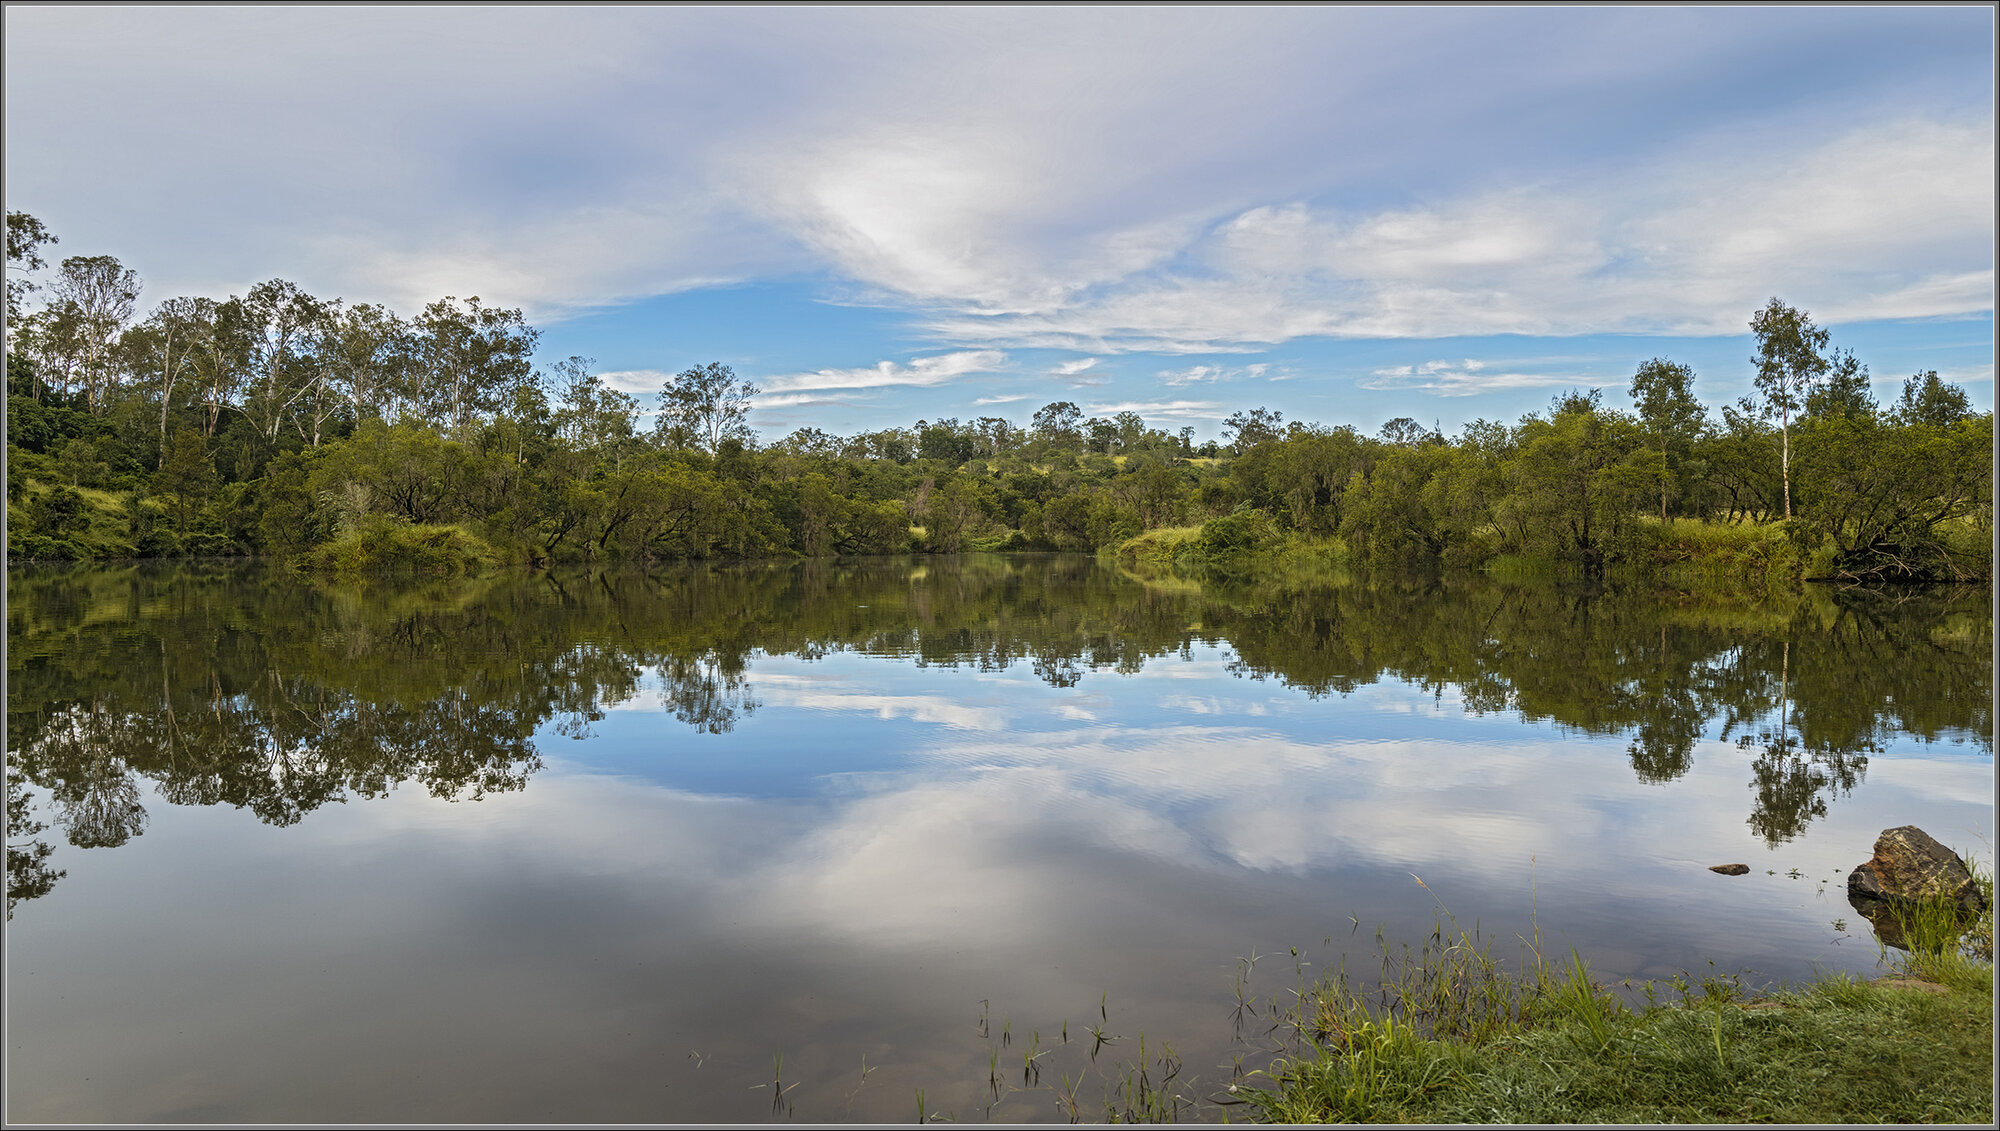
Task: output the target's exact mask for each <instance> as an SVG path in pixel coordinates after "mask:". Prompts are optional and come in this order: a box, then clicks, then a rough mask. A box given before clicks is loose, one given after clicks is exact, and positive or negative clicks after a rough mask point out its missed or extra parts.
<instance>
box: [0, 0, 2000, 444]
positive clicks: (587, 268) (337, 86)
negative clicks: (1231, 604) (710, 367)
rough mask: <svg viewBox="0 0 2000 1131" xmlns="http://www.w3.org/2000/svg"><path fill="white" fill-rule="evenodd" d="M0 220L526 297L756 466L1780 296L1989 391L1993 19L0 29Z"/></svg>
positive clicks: (179, 10) (1609, 385) (1179, 400)
mask: <svg viewBox="0 0 2000 1131" xmlns="http://www.w3.org/2000/svg"><path fill="white" fill-rule="evenodd" d="M5 30H6V44H5V52H6V54H5V61H6V75H5V83H6V142H5V148H6V183H5V190H6V206H7V208H8V209H9V210H19V211H26V212H29V213H31V214H33V215H35V216H36V217H38V218H40V219H41V220H42V221H44V222H45V223H46V224H47V225H48V226H49V227H50V229H51V230H53V231H54V232H55V233H56V234H57V235H58V236H59V237H60V239H61V241H62V242H61V243H60V244H59V245H58V246H57V247H55V248H54V249H52V250H53V251H54V252H55V256H54V257H50V256H48V255H47V253H46V252H45V258H51V259H52V261H53V258H59V257H60V256H63V255H90V254H111V255H115V256H118V257H119V258H120V259H121V260H123V261H124V262H125V263H126V264H127V265H129V266H132V267H134V268H136V269H137V270H138V272H139V274H140V276H141V277H142V279H143V280H144V282H145V288H146V289H145V292H144V294H143V295H142V297H141V308H142V312H143V310H145V309H148V308H150V306H151V305H153V304H156V303H157V302H159V301H161V300H164V299H166V298H168V297H172V296H175V295H186V294H202V295H209V296H212V297H216V298H224V297H227V296H228V295H231V294H242V293H245V292H246V291H247V290H248V289H249V288H250V287H251V286H253V285H255V284H256V283H258V282H261V281H263V280H265V279H270V278H285V279H290V280H292V281H294V282H296V283H298V284H299V285H300V286H302V287H304V288H305V289H306V290H308V291H310V292H312V293H314V294H318V295H321V296H324V297H332V296H338V297H341V298H344V299H346V300H347V301H349V302H382V303H387V304H388V305H390V306H391V307H393V308H395V309H396V310H398V311H400V312H402V313H404V314H406V315H412V314H415V313H416V312H417V311H418V310H419V309H421V307H422V306H423V305H424V304H425V303H427V302H430V301H433V300H435V299H437V298H439V297H441V296H444V295H455V296H459V297H465V296H470V295H478V296H480V297H481V298H482V299H483V300H484V301H485V302H486V303H487V304H489V305H492V304H499V305H502V306H508V307H519V308H521V309H522V310H523V311H524V312H525V314H526V315H527V317H528V319H529V320H530V321H531V322H532V323H533V324H534V325H535V326H536V327H537V328H538V329H539V330H540V331H541V338H540V342H539V347H538V354H537V360H538V361H539V362H541V363H543V364H547V363H550V362H553V361H556V360H560V359H562V358H566V357H570V356H573V355H574V356H582V357H588V358H592V359H594V363H595V364H594V368H595V370H596V371H597V372H599V373H601V374H603V376H604V380H605V381H606V382H607V383H608V384H610V385H612V386H614V387H617V388H621V389H624V390H626V391H628V392H632V393H635V394H637V395H639V397H640V399H641V402H642V404H643V405H644V406H645V407H647V408H649V409H650V408H652V407H654V405H655V403H656V402H655V401H654V399H653V394H654V393H656V392H657V391H658V390H659V388H660V387H661V385H662V383H663V382H664V381H666V380H668V379H669V378H670V377H671V375H673V374H674V373H677V372H679V371H681V370H683V369H686V368H689V367H691V366H695V365H700V364H704V363H707V362H712V361H719V362H722V363H724V364H726V365H729V366H731V367H732V368H733V369H734V370H735V372H736V373H737V374H738V375H739V376H741V377H743V378H745V379H747V380H749V381H751V382H753V383H754V384H755V385H757V386H758V388H759V389H760V390H762V392H761V394H760V395H759V397H758V398H757V400H756V402H755V408H754V411H753V413H752V415H751V423H752V424H753V426H755V427H756V428H757V429H758V430H759V432H760V433H761V434H762V436H763V438H764V439H765V440H766V441H767V442H769V441H775V440H776V439H778V438H780V437H782V436H783V435H785V434H786V433H788V432H790V431H791V430H793V429H795V428H799V427H807V426H811V427H819V428H824V429H826V430H828V431H832V432H836V433H852V432H855V431H859V430H864V429H875V428H883V427H891V426H899V425H900V426H906V425H909V424H910V423H912V422H914V421H915V420H917V419H920V418H921V419H928V420H937V419H941V418H945V417H957V418H960V419H966V418H972V417H978V416H985V415H994V416H1002V417H1006V418H1008V419H1011V420H1014V421H1015V422H1017V423H1025V422H1026V421H1027V420H1028V419H1029V418H1030V417H1031V415H1032V414H1033V412H1034V411H1035V409H1037V408H1039V407H1040V406H1042V405H1044V404H1047V403H1049V402H1052V401H1057V400H1068V401H1072V402H1074V403H1076V404H1077V405H1079V406H1080V407H1081V408H1082V409H1083V411H1084V412H1086V413H1087V414H1092V415H1106V416H1108V415H1111V414H1114V413H1117V412H1121V411H1133V412H1137V413H1139V414H1140V415H1141V416H1142V417H1143V418H1144V419H1145V420H1146V422H1147V424H1148V425H1150V426H1153V427H1158V428H1163V429H1166V430H1168V431H1177V430H1179V429H1180V428H1182V427H1192V428H1194V430H1195V432H1196V434H1197V436H1198V437H1201V438H1210V437H1217V436H1219V435H1220V434H1221V433H1222V428H1223V425H1222V422H1223V419H1224V418H1225V417H1227V416H1228V415H1229V414H1230V413H1232V412H1235V411H1237V410H1240V409H1245V408H1250V407H1257V406H1263V407H1268V408H1271V409H1274V410H1276V411H1278V412H1281V413H1283V414H1284V417H1285V419H1287V420H1305V421H1314V422H1318V423H1322V424H1328V425H1342V424H1346V425H1353V426H1355V427H1357V428H1359V429H1360V430H1362V431H1363V432H1368V433H1373V432H1374V431H1375V430H1376V429H1378V428H1379V427H1380V426H1381V424H1382V423H1383V422H1384V421H1386V420H1388V419H1390V418H1392V417H1399V416H1409V417H1413V418H1415V419H1417V420H1419V421H1420V422H1422V423H1424V424H1436V425H1437V426H1439V427H1441V428H1442V429H1443V430H1444V431H1446V432H1447V433H1455V432H1456V431H1457V430H1458V429H1459V428H1460V427H1462V426H1463V425H1464V424H1466V423H1467V422H1470V421H1472V420H1475V419H1481V418H1484V419H1489V420H1504V421H1512V420H1514V419H1516V418H1518V417H1519V416H1520V415H1522V414H1524V413H1528V412H1534V411H1539V410H1543V409H1545V408H1546V407H1547V405H1548V404H1549V402H1550V400H1551V398H1552V397H1554V396H1556V395H1559V394H1561V393H1563V392H1565V391H1566V390H1569V389H1573V388H1602V389H1603V390H1604V400H1605V403H1606V404H1607V405H1609V406H1612V407H1624V406H1626V405H1628V404H1629V398H1628V397H1627V396H1626V389H1627V388H1628V386H1629V384H1630V381H1631V377H1632V373H1633V371H1634V370H1635V369H1636V368H1637V367H1638V365H1639V364H1640V363H1641V362H1643V361H1645V360H1647V359H1649V358H1653V357H1665V358H1668V359H1670V360H1673V361H1678V362H1682V363H1685V364H1688V365H1690V366H1692V367H1693V368H1694V369H1695V372H1696V375H1697V376H1696V382H1695V390H1696V393H1697V395H1698V396H1700V397H1701V398H1702V400H1703V401H1704V402H1706V403H1707V404H1708V405H1709V406H1710V407H1711V409H1714V408H1717V407H1719V406H1720V405H1723V404H1726V403H1730V402H1733V401H1734V400H1736V399H1737V398H1738V397H1741V396H1744V395H1746V394H1748V393H1750V392H1751V391H1752V389H1751V376H1752V372H1753V369H1752V366H1751V363H1750V355H1751V353H1752V352H1753V349H1754V343H1753V341H1752V339H1751V337H1750V335H1749V331H1748V323H1749V319H1750V316H1751V315H1752V314H1753V313H1754V312H1755V311H1756V310H1758V309H1759V308H1761V307H1762V306H1763V305H1764V304H1765V303H1766V302H1767V301H1769V300H1770V299H1771V298H1773V297H1778V298H1782V299H1783V300H1784V301H1786V302H1788V303H1790V304H1792V305H1794V306H1797V307H1799V308H1801V309H1803V310H1806V311H1807V312H1809V313H1810V314H1811V316H1812V317H1813V318H1814V319H1815V321H1817V322H1818V323H1819V324H1820V325H1822V326H1825V327H1827V328H1829V329H1830V331H1831V333H1832V344H1833V345H1834V346H1835V347H1844V348H1849V349H1852V350H1853V351H1854V352H1855V354H1856V355H1857V356H1858V357H1859V358H1860V360H1861V361H1862V362H1863V363H1865V364H1867V365H1868V366H1869V370H1870V373H1871V376H1872V377H1873V378H1874V381H1875V387H1874V392H1875V395H1876V396H1877V398H1878V399H1882V400H1889V399H1893V398H1894V396H1895V395H1896V392H1897V390H1898V389H1899V387H1900V383H1901V381H1902V380H1903V379H1904V378H1906V377H1908V376H1910V375H1911V374H1913V373H1916V372H1919V371H1923V370H1932V369H1934V370H1936V371H1937V372H1938V373H1939V374H1940V375H1941V376H1943V377H1945V378H1946V379H1947V380H1951V381H1955V382H1958V383H1960V384H1962V385H1963V386H1964V387H1965V388H1966V391H1967V392H1968V394H1970V396H1971V398H1972V401H1973V403H1974V404H1975V405H1976V406H1977V407H1979V408H1981V409H1990V408H1991V407H1992V404H1993V362H1994V333H1993V308H1994V302H1993V298H1994V276H1993V271H1994V212H1995V172H1994V170H1995V164H1994V162H1995V155H1994V14H1993V10H1992V9H1991V8H1989V7H1986V6H1963V7H1927V8H1912V7H1895V8H1888V7H1783V8H1754V9H1745V8H1728V7H1717V8H1707V7H1702V8H1696V7H1688V8H1677V7H1660V8H1653V7H1647V8H1637V7H1614V8H1598V9H1577V8H1570V7H1537V8H1515V9H1501V8H1442V7H1439V8H1421V7H1419V8H1408V7H1395V8H1365V7H1329V8H1291V7H1280V8H1258V9H1251V10H1247V11H1246V10H1238V9H1233V8H1231V9H1222V8H1185V7H1173V8H1154V9H1146V8H1141V9H1136V10H1135V9H1130V8H1123V7H1120V8H1083V9H1068V8H1064V9H1052V8H958V7H953V8H923V9H915V10H910V9H905V8H900V7H899V8H813V7H787V8H709V7H671V8H650V7H598V8H567V7H564V8H556V7H532V6H531V7H490V8H459V7H436V8H349V7H340V8H330V7H293V6H286V7H266V8H238V7H144V8H123V7H73V8H72V7H56V6H39V5H15V6H10V7H8V8H7V9H6V11H5Z"/></svg>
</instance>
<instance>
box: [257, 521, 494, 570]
mask: <svg viewBox="0 0 2000 1131" xmlns="http://www.w3.org/2000/svg"><path fill="white" fill-rule="evenodd" d="M499 560H500V559H499V555H498V554H497V553H495V552H494V550H493V547H491V546H489V545H487V543H486V542H485V541H484V540H482V539H481V538H480V537H479V536H478V535H476V534H473V533H472V532H470V531H468V530H465V529H464V528H462V527H458V526H426V525H420V524H414V523H399V522H391V521H388V520H386V519H376V520H371V521H368V522H363V523H360V524H358V525H357V526H355V527H354V528H353V529H350V530H347V531H344V532H342V533H341V535H340V536H339V537H337V538H335V539H334V540H333V541H331V542H328V543H325V544H324V545H320V546H315V547H313V548H312V549H311V550H308V551H306V552H305V553H303V554H300V555H298V557H297V558H296V559H295V560H294V564H296V565H297V566H298V567H299V568H300V569H303V570H306V571H308V572H313V573H334V574H342V575H347V576H364V575H369V574H392V575H393V574H422V575H425V576H433V577H457V576H461V575H465V574H478V573H483V572H485V571H486V570H488V569H490V568H492V567H493V566H495V565H497V564H499Z"/></svg>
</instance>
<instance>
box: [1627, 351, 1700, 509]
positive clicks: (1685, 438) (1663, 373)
mask: <svg viewBox="0 0 2000 1131" xmlns="http://www.w3.org/2000/svg"><path fill="white" fill-rule="evenodd" d="M1631 392H1632V403H1633V405H1634V406H1636V407H1637V408H1638V410H1639V421H1640V423H1642V424H1644V425H1645V428H1646V431H1647V432H1649V433H1651V434H1652V436H1653V438H1654V440H1656V441H1657V442H1658V443H1659V445H1660V465H1661V467H1662V468H1665V467H1666V466H1667V465H1668V459H1669V452H1670V450H1671V449H1672V448H1676V447H1677V448H1680V449H1682V450H1686V447H1687V445H1688V444H1689V443H1691V442H1692V441H1693V440H1694V437H1695V436H1696V434H1697V433H1699V432H1700V431H1701V422H1702V418H1703V416H1705V415H1706V413H1705V412H1704V411H1703V409H1702V407H1701V402H1700V401H1698V400H1696V399H1695V395H1694V370H1693V369H1691V368H1689V367H1688V366H1685V365H1678V364H1675V363H1674V362H1671V361H1668V360H1667V359H1665V358H1663V357H1656V358H1654V359H1652V360H1651V361H1648V362H1646V363H1644V364H1642V365H1640V366H1639V370H1638V372H1636V373H1634V374H1633V375H1632V390H1631ZM1669 478H1670V477H1669V476H1666V475H1662V476H1661V477H1660V521H1661V522H1665V521H1667V485H1668V480H1669Z"/></svg>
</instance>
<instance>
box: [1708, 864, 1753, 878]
mask: <svg viewBox="0 0 2000 1131" xmlns="http://www.w3.org/2000/svg"><path fill="white" fill-rule="evenodd" d="M1708 870H1709V871H1711V872H1720V873H1722V874H1723V875H1725V876H1747V875H1749V874H1750V865H1748V864H1710V865H1709V866H1708Z"/></svg>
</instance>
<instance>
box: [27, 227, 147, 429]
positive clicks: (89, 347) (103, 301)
mask: <svg viewBox="0 0 2000 1131" xmlns="http://www.w3.org/2000/svg"><path fill="white" fill-rule="evenodd" d="M139 289H140V283H139V273H138V272H137V271H134V270H132V269H131V268H129V267H126V266H125V265H124V264H123V263H120V262H118V259H117V257H116V256H110V255H72V256H70V257H69V258H68V259H65V260H63V261H62V270H61V272H60V273H59V274H58V275H57V276H56V280H55V282H54V283H53V284H52V285H51V286H50V287H49V294H50V297H51V298H53V299H54V300H55V303H56V305H57V306H60V307H62V308H63V309H64V310H65V311H67V312H69V313H70V314H71V315H73V317H74V318H75V320H76V326H77V335H78V343H79V345H80V347H81V351H82V355H81V358H80V361H81V364H80V365H79V367H78V370H79V376H80V377H81V378H82V380H83V388H84V397H85V400H86V402H87V403H88V405H89V407H90V411H92V412H98V413H101V412H103V411H104V402H105V395H106V394H107V393H108V392H109V391H110V388H111V384H112V382H113V381H114V380H115V379H116V376H117V365H116V363H115V361H114V359H113V357H112V346H113V345H114V344H115V343H116V341H117V340H118V334H119V332H120V331H122V330H123V329H124V328H125V323H126V322H127V321H129V320H130V319H131V317H132V308H133V307H134V306H135V305H136V304H137V303H138V301H139Z"/></svg>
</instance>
